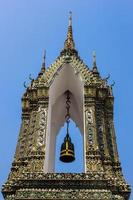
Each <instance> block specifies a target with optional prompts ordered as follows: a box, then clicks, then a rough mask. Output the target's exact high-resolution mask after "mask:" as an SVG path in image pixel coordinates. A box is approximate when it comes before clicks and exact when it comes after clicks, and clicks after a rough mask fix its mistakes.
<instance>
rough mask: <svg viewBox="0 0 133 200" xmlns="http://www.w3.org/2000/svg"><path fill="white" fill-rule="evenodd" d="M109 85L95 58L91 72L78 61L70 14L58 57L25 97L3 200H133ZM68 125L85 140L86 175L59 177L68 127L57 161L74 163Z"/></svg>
mask: <svg viewBox="0 0 133 200" xmlns="http://www.w3.org/2000/svg"><path fill="white" fill-rule="evenodd" d="M107 80H108V78H102V77H101V76H100V73H99V71H98V68H97V64H96V54H95V53H94V54H93V66H92V68H91V69H90V68H89V67H88V66H87V65H86V64H85V63H84V62H83V60H82V59H81V58H80V57H79V55H78V51H77V50H76V48H75V43H74V40H73V31H72V15H71V13H70V17H69V25H68V32H67V38H66V40H65V43H64V48H63V49H62V51H61V52H60V55H59V57H58V58H57V59H56V60H55V62H54V63H53V64H52V65H51V66H49V67H48V68H47V69H46V67H45V56H44V62H43V63H42V67H41V71H40V73H39V74H38V76H37V78H36V79H35V80H34V79H33V80H31V83H30V85H29V86H28V87H27V89H26V91H25V93H24V95H23V97H22V123H21V128H20V133H19V138H18V143H17V147H16V152H15V156H14V161H13V163H12V167H11V171H10V174H9V176H8V179H7V182H6V183H5V184H4V185H3V189H2V193H3V196H4V199H5V200H43V199H47V200H52V199H55V200H57V199H59V200H69V199H81V200H82V199H88V200H104V199H105V200H128V199H129V196H130V186H129V185H128V184H127V183H126V182H125V179H124V177H123V174H122V169H121V164H120V161H119V156H118V151H117V144H116V136H115V129H114V121H113V118H114V116H113V106H114V97H113V93H112V85H109V84H108V82H107ZM70 119H72V120H73V121H74V122H75V123H76V125H77V126H78V127H79V130H80V132H81V134H82V137H83V172H82V173H56V171H55V146H56V136H57V134H58V133H59V130H60V128H61V127H62V126H63V125H64V123H65V124H66V135H65V137H64V140H63V141H62V145H61V146H60V157H59V159H60V161H61V162H64V163H65V164H66V165H67V164H68V163H70V162H75V160H76V156H75V146H74V143H73V140H72V138H71V135H70V129H69V125H70V123H71V121H70ZM75 137H76V135H75ZM79 164H80V163H79Z"/></svg>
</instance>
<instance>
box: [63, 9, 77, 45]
mask: <svg viewBox="0 0 133 200" xmlns="http://www.w3.org/2000/svg"><path fill="white" fill-rule="evenodd" d="M64 49H75V44H74V40H73V31H72V12H71V11H70V12H69V23H68V32H67V39H66V41H65V44H64Z"/></svg>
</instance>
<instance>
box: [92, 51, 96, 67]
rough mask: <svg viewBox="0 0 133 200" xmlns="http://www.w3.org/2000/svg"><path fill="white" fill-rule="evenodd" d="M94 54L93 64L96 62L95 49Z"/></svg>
mask: <svg viewBox="0 0 133 200" xmlns="http://www.w3.org/2000/svg"><path fill="white" fill-rule="evenodd" d="M92 56H93V64H94V63H95V64H96V51H95V50H93V52H92Z"/></svg>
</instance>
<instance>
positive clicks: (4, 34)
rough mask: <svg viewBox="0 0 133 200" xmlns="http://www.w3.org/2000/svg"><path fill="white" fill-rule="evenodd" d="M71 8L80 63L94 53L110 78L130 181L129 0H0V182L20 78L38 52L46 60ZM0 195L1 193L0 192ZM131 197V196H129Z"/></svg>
mask: <svg viewBox="0 0 133 200" xmlns="http://www.w3.org/2000/svg"><path fill="white" fill-rule="evenodd" d="M70 10H71V11H72V12H73V29H74V39H75V43H76V48H77V49H78V52H79V54H80V56H81V58H82V59H83V60H84V61H85V62H86V64H87V65H88V66H89V67H91V65H92V51H93V50H94V49H95V50H96V53H97V65H98V68H99V71H100V72H101V75H102V76H103V77H106V76H107V75H108V74H110V75H111V78H110V83H111V82H112V81H113V80H115V82H116V84H115V86H114V96H115V110H114V115H115V118H114V119H115V128H116V136H117V143H118V149H119V155H120V160H121V163H122V168H123V173H124V175H125V178H126V180H127V181H128V183H130V184H131V185H133V154H132V147H133V133H132V132H133V131H132V124H133V116H132V113H133V103H132V101H133V92H132V91H133V89H132V87H133V1H132V0H121V1H120V0H117V1H116V0H108V1H107V0H84V1H82V0H54V1H53V0H28V1H27V0H23V1H21V0H12V1H11V0H1V1H0V75H1V76H0V91H1V98H0V111H1V112H0V129H1V140H0V154H1V156H0V159H1V161H0V163H1V165H0V172H1V175H0V184H2V183H3V182H5V180H6V178H7V175H8V173H9V170H10V167H11V162H12V160H13V155H14V151H15V147H16V143H17V137H18V132H19V128H20V122H21V96H22V94H23V92H24V90H25V89H24V87H23V82H24V81H26V82H27V84H28V83H29V80H28V76H29V74H32V76H33V77H34V78H35V77H36V76H37V74H38V72H39V70H40V66H41V62H42V52H43V50H44V49H46V51H47V59H46V65H47V66H49V65H50V64H51V63H52V62H53V61H54V60H55V59H56V57H57V56H58V55H59V52H60V50H61V49H62V48H63V43H64V40H65V38H66V31H67V24H68V12H69V11H70ZM0 199H1V200H2V199H3V198H2V196H0ZM132 199H133V196H132V197H131V198H130V200H132Z"/></svg>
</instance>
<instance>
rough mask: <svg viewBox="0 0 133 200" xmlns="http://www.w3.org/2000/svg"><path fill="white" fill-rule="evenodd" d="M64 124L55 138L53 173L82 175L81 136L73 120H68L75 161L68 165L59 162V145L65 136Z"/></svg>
mask: <svg viewBox="0 0 133 200" xmlns="http://www.w3.org/2000/svg"><path fill="white" fill-rule="evenodd" d="M66 129H67V125H66V123H65V124H64V126H63V127H62V128H61V129H60V131H59V133H58V134H57V136H56V150H55V172H56V173H62V172H63V173H82V172H83V170H84V166H83V135H82V134H81V133H80V130H79V128H78V127H77V126H76V124H75V123H74V121H73V120H70V125H69V134H70V137H71V141H72V143H73V144H74V152H75V160H74V161H73V162H70V163H65V162H62V161H61V160H60V150H61V145H62V143H63V141H64V138H65V136H66Z"/></svg>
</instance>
